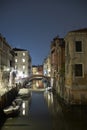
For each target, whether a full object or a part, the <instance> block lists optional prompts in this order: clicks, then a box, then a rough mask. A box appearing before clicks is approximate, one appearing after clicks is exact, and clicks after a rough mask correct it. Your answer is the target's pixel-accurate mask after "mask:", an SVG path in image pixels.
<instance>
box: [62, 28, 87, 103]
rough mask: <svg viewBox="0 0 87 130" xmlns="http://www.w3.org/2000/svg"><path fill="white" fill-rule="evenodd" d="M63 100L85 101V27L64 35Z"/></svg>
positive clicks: (86, 79)
mask: <svg viewBox="0 0 87 130" xmlns="http://www.w3.org/2000/svg"><path fill="white" fill-rule="evenodd" d="M65 43H66V44H65V97H64V98H65V100H66V101H67V102H68V103H70V104H74V103H76V104H77V103H78V104H82V103H87V29H80V30H75V31H71V32H69V33H68V34H67V35H66V36H65Z"/></svg>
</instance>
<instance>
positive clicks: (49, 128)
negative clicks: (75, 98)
mask: <svg viewBox="0 0 87 130" xmlns="http://www.w3.org/2000/svg"><path fill="white" fill-rule="evenodd" d="M0 129H1V130H86V129H87V107H78V106H77V107H72V108H70V107H66V106H64V105H63V104H61V102H60V101H59V100H58V98H57V97H56V95H54V94H53V93H52V92H32V96H31V99H29V98H26V99H23V103H22V107H21V110H20V113H19V115H18V116H17V117H9V118H6V119H4V120H3V122H2V125H0Z"/></svg>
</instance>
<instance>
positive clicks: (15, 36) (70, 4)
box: [0, 0, 87, 65]
mask: <svg viewBox="0 0 87 130" xmlns="http://www.w3.org/2000/svg"><path fill="white" fill-rule="evenodd" d="M85 27H87V0H0V33H1V34H2V35H3V36H4V37H5V38H6V40H7V42H8V43H9V44H10V45H11V46H12V47H13V48H14V47H16V48H21V49H27V50H29V52H30V55H31V57H32V64H33V65H40V64H42V63H43V60H44V58H45V57H46V56H47V55H48V54H49V52H50V44H51V41H52V40H53V38H54V37H56V36H57V35H59V37H62V38H63V37H65V35H66V34H67V33H68V32H69V31H72V30H75V29H80V28H85Z"/></svg>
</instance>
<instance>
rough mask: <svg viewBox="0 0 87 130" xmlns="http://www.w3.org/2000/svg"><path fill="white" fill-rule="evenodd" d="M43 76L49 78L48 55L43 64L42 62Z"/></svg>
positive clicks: (49, 65)
mask: <svg viewBox="0 0 87 130" xmlns="http://www.w3.org/2000/svg"><path fill="white" fill-rule="evenodd" d="M43 74H44V75H45V76H48V77H50V76H51V59H50V54H49V55H48V56H47V57H46V58H45V59H44V62H43Z"/></svg>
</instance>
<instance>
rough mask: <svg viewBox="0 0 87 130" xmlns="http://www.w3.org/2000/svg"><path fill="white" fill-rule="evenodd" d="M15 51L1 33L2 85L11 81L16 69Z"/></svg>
mask: <svg viewBox="0 0 87 130" xmlns="http://www.w3.org/2000/svg"><path fill="white" fill-rule="evenodd" d="M14 57H15V53H14V51H13V50H12V48H11V46H10V45H9V44H8V42H7V41H6V39H5V38H4V37H3V36H2V35H1V34H0V87H1V88H2V87H6V86H7V85H8V83H9V76H10V72H11V71H12V69H14V63H15V62H14Z"/></svg>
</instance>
